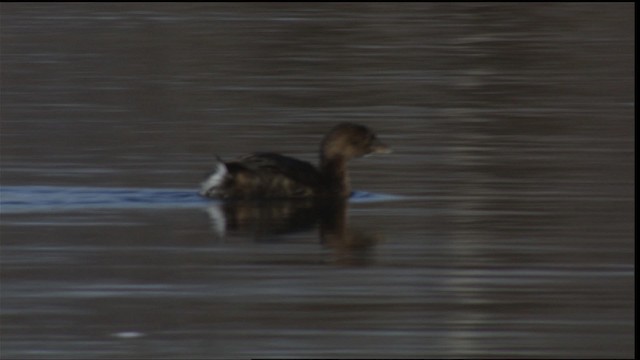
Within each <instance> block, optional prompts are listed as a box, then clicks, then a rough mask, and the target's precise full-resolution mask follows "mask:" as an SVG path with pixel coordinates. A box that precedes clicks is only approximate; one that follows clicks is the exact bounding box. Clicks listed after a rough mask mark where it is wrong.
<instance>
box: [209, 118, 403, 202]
mask: <svg viewBox="0 0 640 360" xmlns="http://www.w3.org/2000/svg"><path fill="white" fill-rule="evenodd" d="M390 152H391V148H390V147H389V146H387V145H385V144H384V143H382V142H381V141H380V140H379V139H378V137H377V136H376V134H375V133H374V132H373V131H372V130H371V129H369V128H368V127H366V126H364V125H360V124H355V123H350V122H343V123H340V124H338V125H336V126H334V127H333V128H332V129H331V130H330V131H329V132H328V133H327V134H326V135H325V137H324V139H323V140H322V142H321V144H320V164H319V166H318V167H315V166H313V165H312V164H311V163H309V162H306V161H302V160H298V159H295V158H292V157H288V156H284V155H280V154H276V153H271V152H264V153H253V154H250V155H247V156H244V157H241V158H239V159H238V160H235V161H231V162H224V161H222V160H221V159H220V158H218V160H217V163H216V164H215V168H214V171H213V173H211V175H209V177H208V178H207V179H206V180H205V181H204V182H202V184H201V189H200V195H202V196H205V197H210V198H218V199H277V198H281V199H293V198H314V197H320V198H347V197H349V196H350V195H351V186H350V182H349V174H348V171H347V162H348V161H349V160H351V159H354V158H358V157H362V156H365V155H369V154H373V153H390Z"/></svg>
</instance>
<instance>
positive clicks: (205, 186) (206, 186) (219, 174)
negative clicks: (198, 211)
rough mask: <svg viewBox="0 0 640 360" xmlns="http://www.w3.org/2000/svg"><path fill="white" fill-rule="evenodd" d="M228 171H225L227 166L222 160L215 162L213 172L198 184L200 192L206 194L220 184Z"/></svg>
mask: <svg viewBox="0 0 640 360" xmlns="http://www.w3.org/2000/svg"><path fill="white" fill-rule="evenodd" d="M228 173H229V171H227V166H226V165H225V164H224V163H223V162H219V163H218V164H216V169H215V170H214V171H213V173H212V174H211V175H210V176H209V177H208V178H207V180H205V181H203V182H202V184H201V185H200V194H201V195H206V194H207V193H208V192H209V191H211V190H212V189H215V188H217V187H218V186H220V185H222V182H223V181H224V178H225V176H227V174H228Z"/></svg>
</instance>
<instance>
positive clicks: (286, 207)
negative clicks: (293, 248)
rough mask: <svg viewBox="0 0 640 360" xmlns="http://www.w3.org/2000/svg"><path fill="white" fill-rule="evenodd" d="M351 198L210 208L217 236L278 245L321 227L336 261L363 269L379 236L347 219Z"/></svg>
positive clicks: (323, 240) (254, 202) (228, 204)
mask: <svg viewBox="0 0 640 360" xmlns="http://www.w3.org/2000/svg"><path fill="white" fill-rule="evenodd" d="M348 208H349V203H348V199H342V198H339V199H295V200H264V201H257V200H237V201H225V202H221V203H215V204H212V205H211V206H209V207H208V208H207V212H208V214H209V217H210V220H211V224H212V229H213V231H214V233H215V234H216V236H217V237H219V238H225V237H226V236H227V234H228V233H236V234H244V235H249V236H252V237H253V238H254V239H255V240H256V241H260V242H278V241H279V240H282V237H283V236H285V235H289V234H294V233H299V232H305V231H312V230H313V229H314V228H316V227H318V228H319V237H320V243H321V244H322V245H323V246H325V247H327V248H330V249H332V250H333V251H332V261H333V262H335V263H336V264H340V265H348V266H361V265H367V264H369V263H370V261H371V253H372V250H373V247H374V245H375V244H376V243H377V242H378V241H379V240H380V238H379V236H378V235H377V234H373V233H369V232H365V231H362V230H359V229H353V228H351V226H350V225H349V219H348V216H347V213H348Z"/></svg>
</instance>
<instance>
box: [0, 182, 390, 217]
mask: <svg viewBox="0 0 640 360" xmlns="http://www.w3.org/2000/svg"><path fill="white" fill-rule="evenodd" d="M397 199H400V197H399V196H395V195H388V194H375V193H370V192H366V191H354V192H353V194H352V196H351V199H350V202H354V203H365V202H379V201H391V200H397ZM211 202H216V200H211V199H205V198H202V197H201V196H200V195H198V193H197V191H196V190H194V189H145V188H108V187H69V186H3V187H1V188H0V212H2V213H24V212H37V211H62V210H78V209H88V208H93V209H95V208H125V209H126V208H161V207H164V208H184V207H200V206H202V205H206V204H211Z"/></svg>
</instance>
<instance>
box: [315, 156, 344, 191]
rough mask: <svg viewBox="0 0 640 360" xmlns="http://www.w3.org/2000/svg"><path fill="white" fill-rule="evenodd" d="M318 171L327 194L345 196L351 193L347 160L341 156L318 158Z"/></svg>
mask: <svg viewBox="0 0 640 360" xmlns="http://www.w3.org/2000/svg"><path fill="white" fill-rule="evenodd" d="M320 172H321V173H322V177H323V179H324V183H325V186H326V187H325V189H326V191H327V195H330V196H338V197H342V198H347V197H349V195H351V186H350V184H349V173H348V172H347V160H346V159H345V158H344V157H341V156H334V157H326V156H323V157H322V158H321V159H320Z"/></svg>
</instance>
